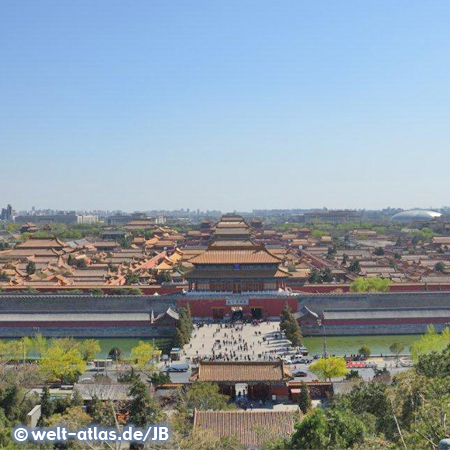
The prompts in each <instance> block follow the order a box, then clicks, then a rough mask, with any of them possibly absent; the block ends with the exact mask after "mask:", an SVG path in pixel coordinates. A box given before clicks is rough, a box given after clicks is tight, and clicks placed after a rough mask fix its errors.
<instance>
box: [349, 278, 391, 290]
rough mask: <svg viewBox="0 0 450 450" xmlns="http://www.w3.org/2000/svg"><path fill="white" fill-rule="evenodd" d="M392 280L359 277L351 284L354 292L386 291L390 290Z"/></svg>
mask: <svg viewBox="0 0 450 450" xmlns="http://www.w3.org/2000/svg"><path fill="white" fill-rule="evenodd" d="M390 285H391V280H389V279H388V278H380V277H367V278H366V277H358V278H356V280H355V281H354V282H353V283H352V284H351V285H350V291H352V292H386V291H388V290H389V286H390Z"/></svg>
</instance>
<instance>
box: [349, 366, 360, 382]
mask: <svg viewBox="0 0 450 450" xmlns="http://www.w3.org/2000/svg"><path fill="white" fill-rule="evenodd" d="M345 379H346V380H360V379H361V375H360V374H359V372H358V371H357V370H353V369H352V370H349V371H348V373H347V375H345Z"/></svg>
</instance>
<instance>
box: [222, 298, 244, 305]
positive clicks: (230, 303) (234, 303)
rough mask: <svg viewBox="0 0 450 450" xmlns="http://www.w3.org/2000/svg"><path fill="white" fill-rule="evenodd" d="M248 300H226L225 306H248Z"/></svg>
mask: <svg viewBox="0 0 450 450" xmlns="http://www.w3.org/2000/svg"><path fill="white" fill-rule="evenodd" d="M248 302H249V300H248V298H227V299H226V305H227V306H248Z"/></svg>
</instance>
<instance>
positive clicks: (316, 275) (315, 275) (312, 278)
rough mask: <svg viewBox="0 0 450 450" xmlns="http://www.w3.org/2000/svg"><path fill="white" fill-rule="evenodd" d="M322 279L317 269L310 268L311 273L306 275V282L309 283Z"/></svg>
mask: <svg viewBox="0 0 450 450" xmlns="http://www.w3.org/2000/svg"><path fill="white" fill-rule="evenodd" d="M321 281H322V277H321V276H320V272H319V271H318V270H317V269H312V270H311V273H310V275H309V277H308V282H309V283H311V284H314V283H320V282H321Z"/></svg>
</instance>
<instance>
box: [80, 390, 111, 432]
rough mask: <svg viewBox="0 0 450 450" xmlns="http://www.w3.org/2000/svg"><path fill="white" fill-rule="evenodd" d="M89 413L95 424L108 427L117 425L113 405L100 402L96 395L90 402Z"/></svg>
mask: <svg viewBox="0 0 450 450" xmlns="http://www.w3.org/2000/svg"><path fill="white" fill-rule="evenodd" d="M87 412H88V414H89V415H90V416H91V417H92V419H93V421H94V423H98V424H99V425H103V426H108V427H112V426H114V425H115V419H114V410H113V409H112V407H111V404H110V403H107V402H104V401H102V400H100V399H99V398H98V397H97V396H96V395H94V396H93V397H92V400H91V401H90V402H89V404H88V408H87Z"/></svg>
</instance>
